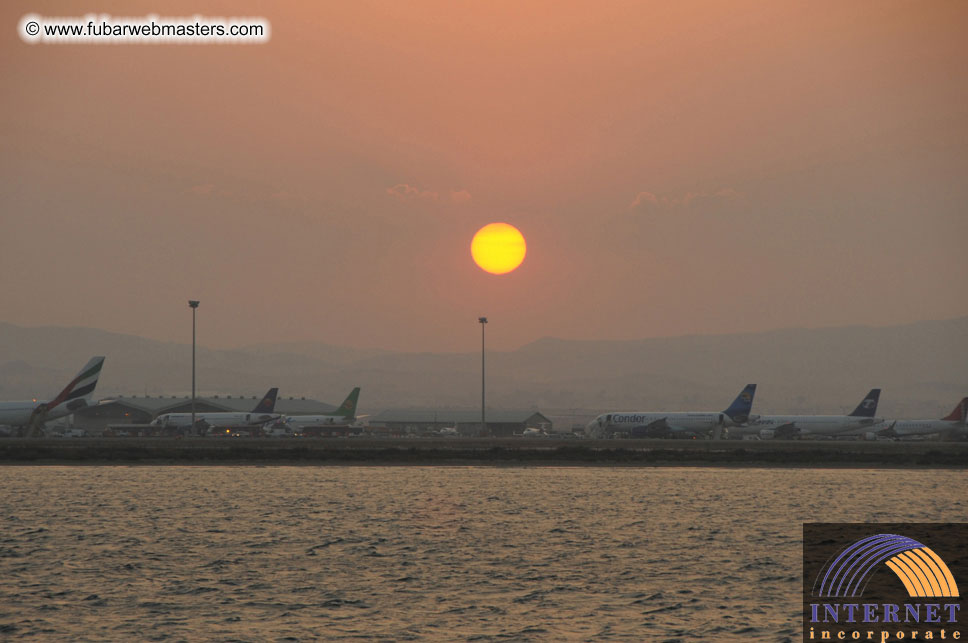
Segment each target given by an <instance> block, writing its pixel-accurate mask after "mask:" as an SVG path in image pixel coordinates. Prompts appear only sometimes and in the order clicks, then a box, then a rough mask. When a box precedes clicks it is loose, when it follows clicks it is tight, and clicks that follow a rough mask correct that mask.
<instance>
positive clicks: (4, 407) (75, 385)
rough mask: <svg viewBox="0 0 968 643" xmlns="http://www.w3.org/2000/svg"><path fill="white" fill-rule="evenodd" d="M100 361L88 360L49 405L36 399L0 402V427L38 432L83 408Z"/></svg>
mask: <svg viewBox="0 0 968 643" xmlns="http://www.w3.org/2000/svg"><path fill="white" fill-rule="evenodd" d="M103 364H104V357H103V356H99V357H92V358H91V360H90V361H89V362H88V363H87V364H85V365H84V368H82V369H81V371H80V372H79V373H78V374H77V375H76V376H75V377H74V379H72V380H71V382H70V384H68V385H67V386H65V387H64V390H62V391H61V392H60V393H58V394H57V396H56V397H55V398H54V399H52V400H50V401H43V400H38V399H36V398H34V399H32V400H27V401H25V402H0V424H2V425H7V426H12V427H16V428H18V429H20V428H24V427H27V428H28V430H29V431H30V432H31V433H34V432H37V431H40V430H41V429H42V428H43V425H44V422H46V421H47V420H53V419H55V418H59V417H63V416H65V415H70V414H71V413H73V412H74V411H76V410H78V409H82V408H84V407H85V406H87V405H88V404H89V403H90V401H91V396H92V395H93V394H94V387H95V386H97V380H98V377H99V376H100V375H101V366H102V365H103Z"/></svg>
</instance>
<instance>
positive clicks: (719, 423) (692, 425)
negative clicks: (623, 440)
mask: <svg viewBox="0 0 968 643" xmlns="http://www.w3.org/2000/svg"><path fill="white" fill-rule="evenodd" d="M754 395H756V384H747V385H746V387H745V388H744V389H743V390H742V392H741V393H740V394H739V395H738V396H737V397H736V399H735V400H733V403H732V404H730V405H729V408H727V409H726V410H725V411H722V412H720V413H681V412H680V413H655V412H643V413H604V414H602V415H599V416H598V417H596V418H595V419H594V420H592V421H591V422H589V423H588V425H587V426H586V427H585V434H586V435H588V436H589V437H593V438H603V437H610V436H613V435H615V434H624V435H627V436H628V437H630V438H662V437H676V436H695V435H700V434H707V433H710V432H714V431H721V430H722V429H723V428H724V427H729V426H741V425H743V424H745V423H746V422H748V421H749V418H750V411H751V410H752V409H753V396H754Z"/></svg>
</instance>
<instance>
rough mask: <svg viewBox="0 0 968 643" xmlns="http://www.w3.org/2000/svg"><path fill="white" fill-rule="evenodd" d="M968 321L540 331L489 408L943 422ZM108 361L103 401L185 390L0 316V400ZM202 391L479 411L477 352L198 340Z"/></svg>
mask: <svg viewBox="0 0 968 643" xmlns="http://www.w3.org/2000/svg"><path fill="white" fill-rule="evenodd" d="M966 349H968V317H964V318H958V319H951V320H944V321H925V322H918V323H914V324H908V325H903V326H890V327H879V328H874V327H866V326H849V327H841V328H823V329H812V330H811V329H788V330H777V331H771V332H763V333H748V334H734V335H715V336H684V337H673V338H659V339H643V340H634V341H577V340H563V339H555V338H544V339H540V340H537V341H535V342H532V343H530V344H527V345H525V346H523V347H521V348H519V349H517V350H514V351H508V352H488V362H487V363H488V368H487V370H488V373H487V377H488V379H487V390H488V393H487V399H488V405H489V406H492V407H494V408H517V409H520V408H538V409H541V410H542V411H544V412H546V413H549V414H557V415H558V416H560V417H569V416H573V417H576V418H580V417H583V416H585V415H587V414H588V413H595V412H599V411H605V410H618V409H626V410H636V409H638V410H669V411H675V410H719V409H722V408H725V406H726V405H727V404H728V403H729V402H730V401H731V400H732V399H733V397H735V396H736V394H737V393H738V392H739V390H740V389H741V388H742V386H743V385H744V384H746V383H747V382H756V383H758V384H759V390H758V391H757V397H756V404H755V406H754V411H755V412H759V413H770V412H818V413H840V412H843V411H845V410H846V411H849V410H850V409H852V408H853V407H854V406H855V405H856V404H857V403H858V402H859V401H860V399H861V397H862V396H863V395H864V393H866V392H867V390H868V389H870V388H873V387H875V386H880V387H881V388H883V389H884V393H883V395H882V397H881V407H880V411H881V412H879V413H878V415H884V416H890V417H929V418H930V417H940V415H941V414H942V412H944V413H947V412H948V411H950V410H951V408H952V407H954V405H955V403H956V402H957V400H958V399H960V398H961V397H962V396H964V395H968V369H966V368H965V354H966ZM98 354H103V355H106V356H107V361H106V362H105V366H104V371H103V374H102V378H101V381H100V383H99V385H98V395H97V396H98V397H109V396H111V395H119V394H123V395H144V394H146V393H147V394H149V395H159V394H165V395H169V394H185V393H187V392H189V390H190V388H191V346H190V345H185V344H175V343H168V342H159V341H155V340H150V339H144V338H141V337H136V336H133V335H123V334H118V333H110V332H106V331H101V330H96V329H89V328H56V327H42V328H23V327H19V326H14V325H11V324H6V323H0V399H4V400H10V399H24V398H28V397H31V396H50V395H53V394H55V393H56V392H57V391H58V390H59V389H60V387H61V386H63V385H64V384H65V383H66V382H67V380H68V379H70V377H72V376H73V375H74V374H75V372H76V371H77V369H78V368H80V367H81V366H82V365H83V364H84V362H85V361H86V360H87V359H88V358H89V357H90V356H92V355H98ZM197 380H198V390H199V393H200V394H205V395H207V394H226V395H227V394H232V395H238V394H244V395H261V394H262V393H264V392H265V390H266V389H268V388H269V387H270V386H278V387H280V395H282V396H284V397H287V396H293V397H300V396H306V397H312V398H315V399H318V400H322V401H325V402H329V403H333V404H335V403H339V401H340V400H342V399H343V397H345V395H346V394H347V393H348V392H349V390H350V389H351V388H352V387H353V386H361V387H363V393H362V395H361V397H360V409H361V411H362V412H363V413H375V412H378V411H379V410H381V409H384V408H389V407H407V406H434V407H439V408H446V407H449V408H475V407H476V406H477V405H478V404H479V401H480V353H477V352H470V353H399V352H392V351H383V350H363V349H354V348H346V347H337V346H328V345H325V344H307V343H298V344H296V343H293V344H287V343H275V344H261V345H258V346H250V347H246V348H241V349H237V350H211V349H207V348H199V349H198V352H197Z"/></svg>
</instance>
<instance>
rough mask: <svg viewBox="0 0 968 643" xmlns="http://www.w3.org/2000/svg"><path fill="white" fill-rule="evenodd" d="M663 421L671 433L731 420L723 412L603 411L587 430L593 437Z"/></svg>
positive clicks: (706, 428)
mask: <svg viewBox="0 0 968 643" xmlns="http://www.w3.org/2000/svg"><path fill="white" fill-rule="evenodd" d="M662 422H665V424H666V425H668V427H669V432H671V433H685V432H695V433H700V432H707V431H712V430H713V429H715V428H716V427H717V426H720V425H723V426H729V425H730V424H732V421H731V420H730V419H729V416H728V415H726V414H725V413H702V412H700V413H689V412H679V413H652V412H647V413H640V412H628V413H605V414H603V415H599V416H598V417H597V418H595V419H594V420H592V422H591V423H590V424H589V426H588V430H589V432H590V433H592V434H593V435H594V436H595V437H604V436H607V435H611V434H614V433H621V434H631V433H634V432H635V431H636V430H638V429H642V428H645V427H649V426H650V425H656V424H657V423H662Z"/></svg>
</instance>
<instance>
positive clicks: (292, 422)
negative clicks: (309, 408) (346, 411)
mask: <svg viewBox="0 0 968 643" xmlns="http://www.w3.org/2000/svg"><path fill="white" fill-rule="evenodd" d="M282 421H283V422H285V423H286V425H288V426H290V427H292V428H297V429H301V428H304V427H307V426H350V425H351V424H353V422H354V421H355V418H352V417H346V416H344V415H287V416H285V417H284V418H282Z"/></svg>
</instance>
